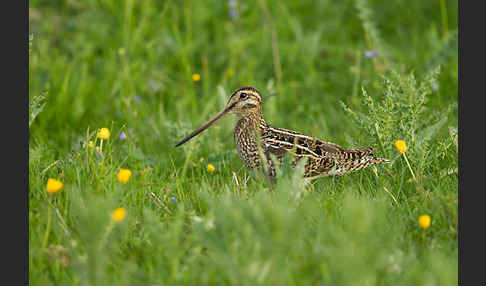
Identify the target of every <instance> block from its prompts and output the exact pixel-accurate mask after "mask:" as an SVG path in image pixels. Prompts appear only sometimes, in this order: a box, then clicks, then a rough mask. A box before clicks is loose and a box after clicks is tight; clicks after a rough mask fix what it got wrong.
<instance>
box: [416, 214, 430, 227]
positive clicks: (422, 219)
mask: <svg viewBox="0 0 486 286" xmlns="http://www.w3.org/2000/svg"><path fill="white" fill-rule="evenodd" d="M418 223H419V225H420V227H421V228H424V229H427V228H429V226H430V216H429V215H426V214H424V215H421V216H419V219H418Z"/></svg>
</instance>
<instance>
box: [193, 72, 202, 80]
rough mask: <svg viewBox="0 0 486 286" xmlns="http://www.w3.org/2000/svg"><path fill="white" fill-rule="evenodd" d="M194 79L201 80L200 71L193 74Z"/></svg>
mask: <svg viewBox="0 0 486 286" xmlns="http://www.w3.org/2000/svg"><path fill="white" fill-rule="evenodd" d="M192 80H193V81H200V80H201V76H200V75H199V74H198V73H195V74H193V75H192Z"/></svg>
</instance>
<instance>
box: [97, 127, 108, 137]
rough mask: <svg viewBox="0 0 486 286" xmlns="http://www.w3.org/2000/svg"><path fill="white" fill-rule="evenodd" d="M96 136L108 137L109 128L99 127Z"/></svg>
mask: <svg viewBox="0 0 486 286" xmlns="http://www.w3.org/2000/svg"><path fill="white" fill-rule="evenodd" d="M97 137H98V138H100V139H104V140H105V139H108V138H110V130H109V129H108V128H101V129H100V130H99V131H98V134H97Z"/></svg>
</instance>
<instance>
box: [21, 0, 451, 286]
mask: <svg viewBox="0 0 486 286" xmlns="http://www.w3.org/2000/svg"><path fill="white" fill-rule="evenodd" d="M457 40H458V33H457V2H455V1H452V0H450V1H449V0H434V1H404V0H393V1H382V0H381V1H378V0H368V1H367V0H344V1H327V0H322V1H295V2H294V1H276V0H275V1H274V0H255V1H237V0H229V1H214V0H210V1H192V0H187V1H174V0H169V1H157V0H83V1H81V0H65V1H63V0H31V1H29V116H30V117H29V265H28V266H29V280H30V283H31V285H457V283H458V174H457V166H458V161H457V160H458V145H457V144H458V140H457V126H458V124H457V118H458V115H457V112H458V110H457V94H458V55H457V52H458V47H457V46H458V44H457ZM247 85H250V86H254V87H256V88H257V89H258V90H259V91H260V92H261V93H262V94H263V114H264V116H265V119H266V120H267V122H269V123H270V124H271V125H273V126H277V127H282V128H286V129H291V130H296V131H300V132H303V133H306V134H311V135H313V136H317V137H318V138H321V139H323V140H325V141H330V142H334V143H336V144H339V145H342V146H344V147H359V146H373V148H374V154H375V155H377V156H378V157H384V158H389V159H390V160H391V163H389V164H386V165H379V166H377V167H376V168H367V169H364V170H361V171H359V172H356V173H352V174H349V175H346V176H343V177H324V178H320V179H316V180H314V181H312V183H310V184H307V185H305V184H303V181H302V178H301V174H302V169H301V168H296V169H292V168H290V167H289V165H288V164H284V165H283V166H282V167H281V168H280V169H279V172H278V178H277V180H276V182H273V183H270V182H268V181H266V180H261V179H259V178H257V177H254V176H252V173H251V172H249V171H248V170H247V169H245V168H244V166H243V163H242V161H241V160H240V158H239V156H238V154H237V151H236V148H235V144H234V141H233V126H234V124H235V118H234V117H231V118H230V117H229V118H225V119H224V120H222V121H220V122H218V123H217V124H216V125H215V126H212V127H211V128H210V129H208V130H206V131H205V132H204V133H202V134H200V135H199V136H198V137H196V138H194V139H193V140H191V141H190V142H188V143H186V144H185V145H183V146H181V147H178V148H175V147H174V144H175V143H177V142H178V141H179V140H180V139H182V138H183V137H184V136H186V135H187V134H189V132H191V131H192V130H194V129H195V128H197V127H199V126H200V125H201V124H202V123H204V122H205V121H206V120H207V119H209V118H210V117H211V116H213V115H214V114H216V113H217V112H218V111H220V110H221V108H223V106H224V105H225V104H226V102H227V101H228V99H229V96H230V95H231V93H232V91H233V90H235V89H236V88H239V87H242V86H247ZM102 128H103V129H102ZM100 131H102V132H100ZM107 131H108V132H107ZM398 140H403V141H404V142H405V144H406V147H407V148H406V151H405V150H401V151H404V152H399V150H398V149H397V147H396V146H395V142H396V141H398ZM128 170H129V171H128ZM422 215H426V217H428V218H430V223H428V222H427V220H426V219H425V220H423V218H424V217H422V219H421V220H420V221H419V217H421V216H422Z"/></svg>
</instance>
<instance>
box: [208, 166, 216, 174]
mask: <svg viewBox="0 0 486 286" xmlns="http://www.w3.org/2000/svg"><path fill="white" fill-rule="evenodd" d="M207 168H208V172H209V173H212V172H214V171H215V170H216V168H215V167H214V165H213V164H208V167H207Z"/></svg>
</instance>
